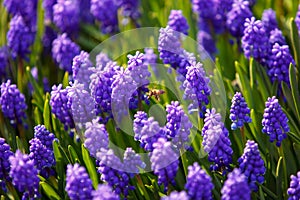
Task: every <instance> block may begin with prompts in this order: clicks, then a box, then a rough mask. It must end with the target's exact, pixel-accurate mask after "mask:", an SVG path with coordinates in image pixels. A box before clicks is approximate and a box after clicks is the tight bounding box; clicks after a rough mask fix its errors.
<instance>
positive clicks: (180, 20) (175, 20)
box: [168, 10, 189, 35]
mask: <svg viewBox="0 0 300 200" xmlns="http://www.w3.org/2000/svg"><path fill="white" fill-rule="evenodd" d="M168 26H169V27H170V28H171V29H173V30H175V31H177V32H181V33H183V34H185V35H187V34H188V30H189V25H188V23H187V20H186V18H185V17H184V16H183V14H182V11H181V10H171V13H170V15H169V20H168Z"/></svg>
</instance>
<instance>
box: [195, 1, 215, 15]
mask: <svg viewBox="0 0 300 200" xmlns="http://www.w3.org/2000/svg"><path fill="white" fill-rule="evenodd" d="M192 5H193V11H194V12H195V13H197V14H198V15H199V17H201V18H211V19H212V18H213V17H214V15H215V3H214V1H205V0H192Z"/></svg>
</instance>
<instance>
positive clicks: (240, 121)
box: [229, 92, 252, 130]
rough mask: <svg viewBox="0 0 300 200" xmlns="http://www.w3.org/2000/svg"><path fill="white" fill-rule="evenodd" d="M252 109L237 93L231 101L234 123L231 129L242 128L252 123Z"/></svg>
mask: <svg viewBox="0 0 300 200" xmlns="http://www.w3.org/2000/svg"><path fill="white" fill-rule="evenodd" d="M249 114H250V109H249V107H248V105H247V103H246V101H245V99H244V97H243V95H242V93H240V92H236V93H235V94H234V96H233V98H232V100H231V108H230V116H229V118H230V120H231V121H232V124H231V129H232V130H236V129H238V128H242V127H243V126H244V123H250V122H251V121H252V120H251V118H250V116H249Z"/></svg>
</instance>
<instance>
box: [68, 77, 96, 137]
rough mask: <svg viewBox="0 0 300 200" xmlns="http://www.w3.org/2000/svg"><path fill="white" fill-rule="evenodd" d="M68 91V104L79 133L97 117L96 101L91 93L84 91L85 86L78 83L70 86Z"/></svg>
mask: <svg viewBox="0 0 300 200" xmlns="http://www.w3.org/2000/svg"><path fill="white" fill-rule="evenodd" d="M66 90H67V91H68V94H67V97H68V104H69V107H70V108H71V111H72V116H73V119H74V122H75V125H76V128H77V129H78V131H79V130H81V129H82V128H84V127H85V124H86V123H87V122H90V121H92V120H93V119H94V118H95V116H96V114H95V104H94V100H93V98H92V97H91V95H90V94H89V92H88V91H86V90H85V89H84V85H83V84H81V83H78V81H75V82H74V83H73V84H72V85H71V86H68V87H67V88H66Z"/></svg>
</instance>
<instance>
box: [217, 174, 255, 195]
mask: <svg viewBox="0 0 300 200" xmlns="http://www.w3.org/2000/svg"><path fill="white" fill-rule="evenodd" d="M221 193H222V197H221V199H222V200H236V199H243V200H250V199H251V190H250V188H249V186H248V183H247V179H246V177H245V176H244V174H242V173H241V171H240V170H239V169H234V170H233V171H232V172H231V173H229V174H228V177H227V180H226V181H225V183H224V186H223V188H222V190H221Z"/></svg>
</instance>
